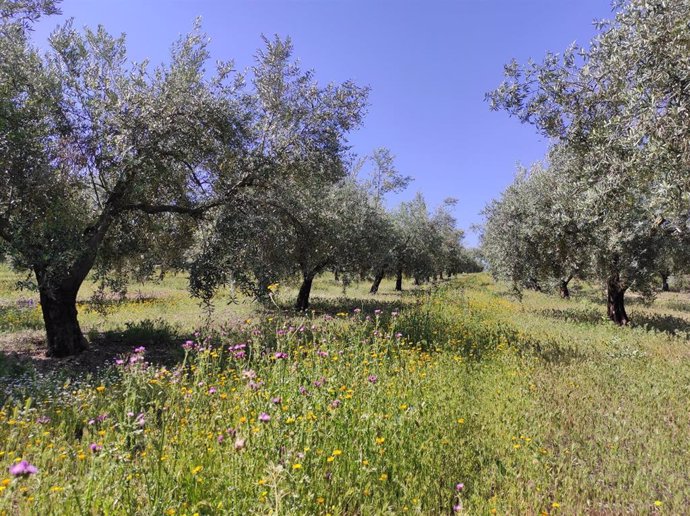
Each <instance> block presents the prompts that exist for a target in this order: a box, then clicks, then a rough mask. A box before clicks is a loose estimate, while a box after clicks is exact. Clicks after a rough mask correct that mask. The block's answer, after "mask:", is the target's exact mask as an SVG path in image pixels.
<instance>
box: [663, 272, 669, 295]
mask: <svg viewBox="0 0 690 516" xmlns="http://www.w3.org/2000/svg"><path fill="white" fill-rule="evenodd" d="M669 290H671V289H670V288H669V286H668V275H667V274H662V275H661V291H662V292H668V291H669Z"/></svg>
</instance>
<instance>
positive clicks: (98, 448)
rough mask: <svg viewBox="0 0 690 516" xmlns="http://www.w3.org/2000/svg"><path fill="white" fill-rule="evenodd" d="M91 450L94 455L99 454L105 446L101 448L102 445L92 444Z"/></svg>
mask: <svg viewBox="0 0 690 516" xmlns="http://www.w3.org/2000/svg"><path fill="white" fill-rule="evenodd" d="M89 449H90V450H91V452H92V453H98V452H99V451H101V450H102V449H103V446H101V445H100V444H96V443H91V444H90V445H89Z"/></svg>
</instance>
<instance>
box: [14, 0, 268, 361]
mask: <svg viewBox="0 0 690 516" xmlns="http://www.w3.org/2000/svg"><path fill="white" fill-rule="evenodd" d="M22 4H23V3H19V4H15V5H22ZM7 5H10V8H9V9H8V8H7ZM11 5H12V4H11V3H10V4H8V3H6V2H3V9H2V11H1V12H0V14H2V20H1V21H0V23H1V27H2V28H1V29H0V30H1V31H2V35H3V37H2V38H0V55H2V56H3V59H2V60H1V61H0V85H2V86H0V169H2V175H1V178H0V182H1V184H0V238H2V239H3V240H4V241H5V244H4V245H5V247H6V249H7V252H8V254H9V256H10V257H11V259H12V263H13V264H14V266H15V267H17V268H19V269H25V270H29V271H32V273H33V275H34V277H35V284H36V287H37V288H38V291H39V293H40V300H41V308H42V311H43V318H44V321H45V326H46V332H47V342H48V353H49V354H50V355H52V356H65V355H69V354H73V353H77V352H79V351H81V350H82V349H84V347H85V339H84V337H83V335H82V332H81V329H80V327H79V323H78V320H77V309H76V297H77V292H78V291H79V288H80V286H81V284H82V282H83V281H84V279H85V278H86V277H87V275H88V274H89V272H90V271H91V270H92V268H93V267H94V265H95V264H96V263H97V262H98V261H99V260H103V262H104V264H105V263H106V262H110V265H114V262H115V261H118V260H117V259H119V258H121V259H124V258H125V257H130V258H131V256H132V253H133V252H137V251H140V249H142V248H146V247H147V245H131V244H132V239H133V238H134V237H135V236H141V237H143V238H144V239H145V240H146V241H148V242H149V244H150V245H153V240H152V238H151V237H152V234H151V233H150V232H149V231H150V230H153V229H161V230H164V232H165V233H166V234H168V235H171V234H179V235H181V236H184V237H187V236H188V235H189V234H190V232H189V231H187V230H184V229H183V228H181V227H180V226H178V224H181V225H183V226H184V225H185V224H186V223H187V221H182V222H180V221H179V220H176V219H179V218H180V217H189V218H194V217H200V216H202V215H203V214H204V213H205V212H206V211H207V210H209V209H211V208H213V207H215V206H219V205H220V204H223V203H225V202H227V201H228V199H230V198H231V197H232V196H233V194H234V192H236V191H237V190H238V189H241V188H242V187H243V186H245V185H247V184H249V183H251V182H252V181H253V180H254V177H255V168H256V167H254V166H253V164H252V163H251V162H250V161H249V160H247V159H244V157H245V156H246V154H247V153H248V152H249V151H250V150H251V149H250V147H249V145H248V142H247V135H246V134H245V131H244V129H243V125H244V120H245V118H246V117H247V113H246V112H247V110H246V109H245V108H244V107H243V102H242V101H241V96H239V95H238V94H237V89H238V84H237V83H236V82H235V81H233V80H231V79H232V77H231V75H230V73H231V65H229V64H225V63H221V64H219V65H218V66H217V70H216V73H215V75H213V76H212V77H210V78H209V74H208V73H207V71H206V69H205V65H206V62H207V59H208V57H209V56H208V52H207V49H206V38H205V37H204V36H203V34H201V33H200V32H199V31H198V30H195V31H194V32H192V33H191V34H190V35H189V36H187V37H184V38H182V39H181V40H180V41H178V42H177V43H176V44H175V45H174V46H173V48H172V53H171V57H170V62H169V63H168V64H165V65H160V66H158V67H156V68H151V67H149V66H148V65H147V63H139V64H137V63H130V62H128V60H127V55H126V48H125V40H124V37H113V36H111V35H109V34H108V33H107V32H106V31H105V30H104V29H103V28H102V27H99V28H98V29H97V30H90V29H85V30H84V31H77V30H76V29H75V28H74V27H73V26H72V24H71V22H68V23H66V24H65V25H63V26H62V27H59V28H58V29H57V30H56V31H55V32H54V33H53V34H52V35H51V37H50V40H49V49H48V51H47V53H46V54H45V55H40V54H39V52H38V51H37V50H36V49H35V48H34V47H32V45H31V44H30V42H29V38H28V25H27V23H26V17H24V18H20V17H19V16H18V15H17V14H16V12H13V9H12V8H11ZM36 5H39V6H40V5H50V4H49V3H40V4H38V3H37V4H36ZM154 218H156V219H157V221H155V222H154V221H153V219H154ZM143 228H146V231H143V230H142V229H143ZM171 228H175V229H174V230H172V231H171ZM132 229H135V231H134V232H132V231H131V230H132ZM137 230H139V231H137ZM178 230H179V231H178ZM158 234H160V232H158ZM184 244H185V242H176V245H175V246H173V247H172V248H173V249H175V248H176V247H178V246H184ZM105 249H107V250H108V252H107V253H105V252H104V250H105ZM105 268H107V267H105Z"/></svg>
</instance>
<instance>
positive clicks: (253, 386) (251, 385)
mask: <svg viewBox="0 0 690 516" xmlns="http://www.w3.org/2000/svg"><path fill="white" fill-rule="evenodd" d="M263 384H264V382H263V381H261V382H255V381H254V380H251V381H250V382H249V383H248V384H247V385H248V386H249V388H250V389H251V390H253V391H258V390H259V389H261V386H262V385H263Z"/></svg>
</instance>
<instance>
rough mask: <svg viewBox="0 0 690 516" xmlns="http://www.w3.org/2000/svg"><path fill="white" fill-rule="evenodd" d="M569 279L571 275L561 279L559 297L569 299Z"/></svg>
mask: <svg viewBox="0 0 690 516" xmlns="http://www.w3.org/2000/svg"><path fill="white" fill-rule="evenodd" d="M571 279H573V277H572V276H568V277H567V278H566V279H562V280H561V284H560V291H561V297H562V298H563V299H570V290H568V283H570V280H571Z"/></svg>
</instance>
